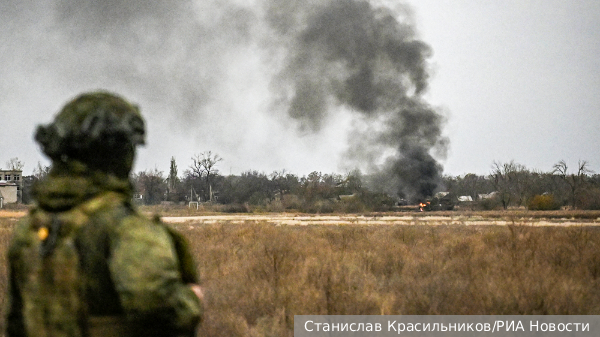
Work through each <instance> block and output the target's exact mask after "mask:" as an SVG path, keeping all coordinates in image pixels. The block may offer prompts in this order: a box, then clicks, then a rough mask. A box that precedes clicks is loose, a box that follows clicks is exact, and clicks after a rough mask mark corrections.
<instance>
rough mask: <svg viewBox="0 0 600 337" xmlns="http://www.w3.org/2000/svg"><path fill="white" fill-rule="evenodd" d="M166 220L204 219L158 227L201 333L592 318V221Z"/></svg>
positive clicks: (598, 290) (596, 259) (501, 217)
mask: <svg viewBox="0 0 600 337" xmlns="http://www.w3.org/2000/svg"><path fill="white" fill-rule="evenodd" d="M143 211H145V212H146V213H148V214H151V213H156V212H157V211H160V210H156V209H151V210H147V209H146V210H143ZM178 212H179V211H178ZM166 215H167V216H173V215H179V216H182V215H186V216H205V218H197V219H188V220H186V221H183V222H176V221H175V220H172V219H170V218H169V217H166V218H165V220H170V225H171V226H174V227H175V228H177V229H178V230H179V231H181V232H182V233H184V234H185V236H186V237H187V238H188V240H189V241H190V243H191V246H192V249H193V254H194V256H195V257H196V259H197V263H198V269H199V272H200V274H201V276H202V280H203V286H204V287H205V290H206V306H205V314H206V316H205V320H204V322H203V325H202V327H201V328H200V333H199V335H201V336H255V337H259V336H293V317H294V315H296V314H332V315H334V314H335V315H343V314H367V315H379V314H388V315H389V314H434V315H435V314H459V315H462V314H484V315H485V314H519V315H530V314H594V315H597V314H600V227H599V226H598V225H599V223H598V222H599V221H600V220H598V217H600V214H599V213H591V212H579V213H577V212H570V213H569V212H551V213H534V212H524V211H515V212H497V213H461V214H458V213H452V214H448V213H430V214H421V213H399V214H367V215H360V216H354V220H352V218H353V217H352V216H348V215H328V216H327V217H323V219H322V220H324V221H326V222H321V223H319V221H315V220H316V219H318V216H315V215H313V216H307V215H301V214H283V215H282V214H278V215H265V214H246V215H242V217H239V216H236V217H233V218H229V219H228V218H226V217H231V216H232V215H219V216H221V217H219V216H217V214H210V216H212V217H208V215H206V214H204V215H203V214H198V213H195V212H191V211H190V212H189V213H186V214H180V213H170V214H169V213H168V212H167V214H166ZM265 216H266V217H267V218H264V217H265ZM244 217H245V218H244ZM268 217H271V218H268ZM386 217H387V218H386ZM16 218H17V217H11V216H4V217H0V245H2V249H4V250H6V246H7V244H8V241H9V236H10V232H11V230H12V227H13V226H14V224H15V223H16ZM278 218H279V220H281V218H285V219H287V220H290V219H291V220H294V219H296V220H295V221H300V223H299V224H301V225H306V224H310V225H306V226H299V225H293V224H292V225H290V224H286V223H285V222H281V221H280V222H278V221H276V220H277V219H278ZM391 218H394V219H395V220H393V221H392V220H390V219H391ZM306 219H309V220H306ZM311 219H312V221H313V222H312V223H310V220H311ZM369 219H370V220H372V221H375V222H372V223H368V221H366V220H369ZM382 219H384V220H382ZM363 220H365V221H366V222H364V223H363V222H360V221H363ZM307 221H309V222H307ZM336 221H338V222H337V223H336ZM352 221H354V222H352ZM377 221H387V222H385V223H384V224H381V223H379V222H377ZM540 224H541V225H540ZM494 225H495V226H494ZM5 291H6V260H5V257H4V255H2V258H1V259H0V302H4V293H5ZM2 304H4V303H2Z"/></svg>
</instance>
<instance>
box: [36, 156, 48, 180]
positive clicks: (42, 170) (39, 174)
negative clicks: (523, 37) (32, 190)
mask: <svg viewBox="0 0 600 337" xmlns="http://www.w3.org/2000/svg"><path fill="white" fill-rule="evenodd" d="M48 173H50V166H43V165H42V163H40V162H39V161H38V163H37V166H36V168H34V169H33V176H34V177H35V178H36V179H38V180H41V179H44V178H45V177H46V176H47V175H48Z"/></svg>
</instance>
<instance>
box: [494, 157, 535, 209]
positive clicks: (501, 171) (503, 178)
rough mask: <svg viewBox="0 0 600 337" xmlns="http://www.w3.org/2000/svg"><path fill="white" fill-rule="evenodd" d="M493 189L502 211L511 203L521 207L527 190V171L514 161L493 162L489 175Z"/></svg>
mask: <svg viewBox="0 0 600 337" xmlns="http://www.w3.org/2000/svg"><path fill="white" fill-rule="evenodd" d="M490 177H491V180H492V183H493V185H494V188H495V189H496V191H497V192H498V195H499V197H500V201H501V202H502V207H504V209H506V208H508V206H509V205H510V204H511V203H513V204H517V205H519V206H520V205H522V204H523V202H524V201H525V199H526V197H527V192H528V189H529V183H530V182H529V171H528V170H527V168H526V167H525V166H523V165H521V164H517V163H515V162H514V161H512V160H511V161H510V162H509V163H504V164H502V163H499V162H494V164H493V165H492V173H491V175H490Z"/></svg>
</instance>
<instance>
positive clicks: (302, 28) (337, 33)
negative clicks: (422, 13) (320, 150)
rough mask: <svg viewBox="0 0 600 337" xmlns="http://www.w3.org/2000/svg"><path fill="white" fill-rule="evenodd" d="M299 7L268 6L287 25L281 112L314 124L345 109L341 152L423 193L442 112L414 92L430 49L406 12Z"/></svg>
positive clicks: (276, 23)
mask: <svg viewBox="0 0 600 337" xmlns="http://www.w3.org/2000/svg"><path fill="white" fill-rule="evenodd" d="M271 5H272V6H277V5H276V3H273V4H271ZM304 9H305V10H306V11H305V12H302V11H301V10H300V11H299V10H298V8H294V9H293V10H292V9H288V10H279V11H276V10H271V11H270V13H275V14H276V15H272V16H271V17H270V21H269V22H270V23H271V25H272V27H273V29H275V30H276V31H278V32H280V33H281V34H282V35H289V34H290V33H289V32H293V34H291V36H290V37H289V39H290V40H291V41H290V42H289V44H288V46H289V48H288V50H287V54H286V57H285V62H284V64H285V65H284V67H283V69H282V71H281V72H280V73H279V75H278V78H277V79H276V81H277V87H278V88H280V93H279V96H280V97H283V98H282V101H284V102H286V103H287V112H288V114H289V116H291V117H292V118H295V119H297V120H298V121H299V123H300V128H301V129H302V130H307V129H308V130H311V131H314V132H316V131H318V130H319V129H320V127H321V125H322V123H323V121H324V120H327V118H326V117H327V116H328V114H329V112H330V111H331V110H332V109H335V108H336V107H343V108H346V109H349V110H351V111H352V112H353V113H355V114H358V115H359V116H360V123H361V125H360V126H359V127H358V128H357V129H356V130H355V131H354V132H353V135H352V137H351V138H350V148H349V151H348V156H347V157H348V158H349V159H350V160H354V161H357V162H359V163H363V164H364V163H367V164H368V165H369V166H370V168H371V171H372V172H375V173H376V174H375V176H377V177H378V180H379V181H380V182H381V183H382V185H384V186H386V189H388V191H389V190H390V189H392V190H393V192H395V193H397V194H398V195H400V196H403V197H408V198H411V199H414V200H418V199H423V198H425V197H427V196H431V195H432V194H433V192H434V190H435V188H436V187H437V184H438V182H439V179H440V175H441V172H442V167H441V165H440V164H439V163H438V162H437V161H436V160H435V159H434V158H433V157H432V155H431V153H430V152H432V151H434V152H436V153H444V152H445V148H446V146H447V139H446V138H444V137H443V136H442V124H443V122H444V118H443V117H442V116H441V115H440V114H439V113H438V112H437V111H436V110H435V109H433V108H432V107H431V106H429V105H428V104H427V103H426V102H424V101H423V99H422V97H421V94H422V93H423V92H424V91H425V90H426V89H427V80H428V74H427V62H426V60H427V58H428V57H430V55H431V49H430V48H429V46H427V45H426V44H425V43H423V42H422V41H420V40H418V39H417V38H416V35H415V32H414V30H413V28H412V26H411V25H410V13H408V12H405V13H404V14H406V16H407V17H406V22H400V21H398V19H397V18H396V16H395V14H396V15H397V13H394V12H392V11H391V10H390V9H389V8H386V7H375V6H374V5H373V4H371V3H370V2H368V1H360V0H333V1H328V2H325V3H323V2H319V3H318V4H311V5H310V6H307V7H305V8H304ZM286 14H287V15H292V17H287V16H286ZM277 15H279V16H277ZM298 17H300V18H303V19H304V20H300V21H299V20H298ZM285 23H288V24H287V25H286V24H285ZM293 24H295V25H296V27H290V25H293ZM365 126H367V127H366V128H365ZM384 153H386V154H387V155H386V157H385V158H381V156H384ZM381 159H383V160H384V162H383V163H380V164H377V163H376V162H377V160H381Z"/></svg>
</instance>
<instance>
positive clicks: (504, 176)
mask: <svg viewBox="0 0 600 337" xmlns="http://www.w3.org/2000/svg"><path fill="white" fill-rule="evenodd" d="M191 160H192V163H191V165H190V166H189V167H188V168H187V169H186V170H184V172H183V174H181V175H180V174H179V171H178V168H177V164H176V162H175V159H174V158H171V165H170V170H169V172H168V174H166V175H165V174H164V172H162V171H159V170H157V169H154V170H146V171H142V172H138V173H136V174H134V175H133V182H134V186H135V189H136V191H137V192H138V193H139V194H140V195H142V196H143V197H142V199H140V200H139V202H140V203H143V204H146V205H153V204H158V203H161V202H163V201H169V202H173V203H180V202H189V201H194V202H212V203H216V204H223V205H231V206H232V209H235V207H234V206H235V205H237V206H239V207H240V210H241V211H243V210H244V209H246V208H247V207H246V208H244V207H243V206H252V207H263V208H265V209H267V210H269V209H273V210H286V209H289V210H292V209H293V210H299V211H308V212H328V211H330V212H333V211H355V212H358V211H385V210H391V209H393V208H394V207H395V206H397V205H398V204H399V202H400V201H401V200H400V198H399V197H398V196H396V195H389V194H386V193H383V192H381V191H378V190H377V189H375V188H371V186H373V185H374V184H371V181H372V177H370V176H369V175H363V174H362V173H361V172H360V171H358V170H355V171H352V172H349V173H347V174H335V173H333V174H324V173H321V172H316V171H315V172H312V173H310V174H308V175H306V176H298V175H296V174H293V173H290V172H287V171H285V170H281V171H274V172H272V173H270V174H266V173H263V172H258V171H254V170H248V171H246V172H243V173H241V174H239V175H227V176H225V175H222V174H221V173H220V172H219V170H218V164H219V162H220V161H222V158H221V157H220V156H219V155H217V154H214V153H212V152H210V151H208V152H204V153H201V154H198V155H195V156H194V157H192V158H191ZM438 190H439V191H440V192H447V194H446V193H444V195H445V198H450V199H451V200H452V202H454V203H458V197H460V196H470V197H471V198H470V200H473V202H471V203H470V206H471V207H475V208H479V209H507V208H509V207H527V208H529V209H539V210H552V209H560V208H561V207H570V208H574V209H600V175H598V174H595V173H594V172H592V171H591V170H590V169H589V164H588V162H587V161H579V162H578V163H577V166H576V167H574V168H571V167H569V166H568V165H567V163H566V162H565V161H563V160H561V161H559V162H557V163H556V164H555V165H554V167H553V170H552V171H550V172H541V171H537V170H531V169H528V168H527V167H525V166H524V165H521V164H518V163H515V162H514V161H511V162H506V163H501V162H494V163H493V165H492V168H491V171H490V174H488V175H477V174H473V173H470V174H465V175H461V176H450V175H446V176H444V177H442V179H441V181H440V184H439V188H438ZM431 197H432V198H433V197H434V196H431ZM413 202H414V201H413Z"/></svg>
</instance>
